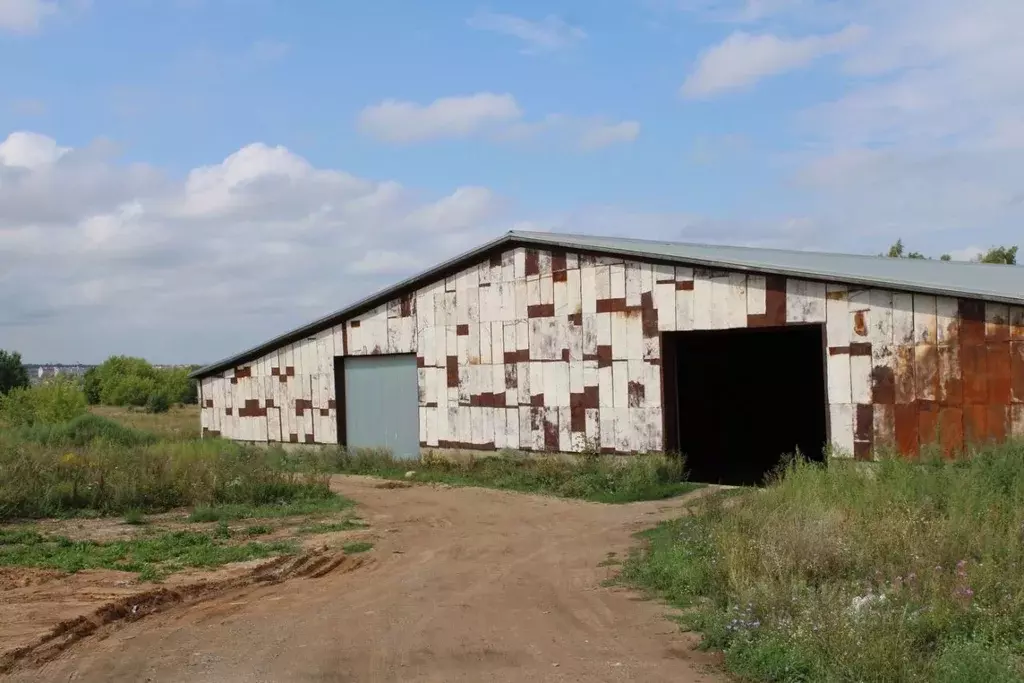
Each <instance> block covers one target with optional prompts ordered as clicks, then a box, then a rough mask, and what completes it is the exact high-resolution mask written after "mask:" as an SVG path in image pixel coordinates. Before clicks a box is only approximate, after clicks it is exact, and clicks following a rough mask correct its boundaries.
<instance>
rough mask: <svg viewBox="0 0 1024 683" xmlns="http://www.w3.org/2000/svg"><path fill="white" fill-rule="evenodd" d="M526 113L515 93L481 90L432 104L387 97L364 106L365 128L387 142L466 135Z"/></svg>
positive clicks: (361, 118) (362, 120)
mask: <svg viewBox="0 0 1024 683" xmlns="http://www.w3.org/2000/svg"><path fill="white" fill-rule="evenodd" d="M522 115H523V112H522V110H521V109H520V108H519V104H518V103H517V102H516V100H515V98H514V97H512V95H509V94H507V93H505V94H497V93H490V92H480V93H476V94H473V95H466V96H459V97H441V98H438V99H436V100H434V101H433V102H431V103H430V104H427V105H422V104H417V103H415V102H402V101H398V100H385V101H383V102H381V103H380V104H375V105H372V106H369V107H366V108H365V109H363V111H362V113H361V114H360V115H359V128H360V130H362V132H364V133H366V134H368V135H370V136H372V137H375V138H377V139H379V140H383V141H385V142H398V143H402V142H422V141H424V140H434V139H439V138H441V139H443V138H465V137H470V136H472V135H475V134H477V133H479V132H481V131H483V130H485V129H487V128H489V127H493V126H495V125H496V124H500V123H507V122H509V121H515V120H518V119H519V118H520V117H521V116H522Z"/></svg>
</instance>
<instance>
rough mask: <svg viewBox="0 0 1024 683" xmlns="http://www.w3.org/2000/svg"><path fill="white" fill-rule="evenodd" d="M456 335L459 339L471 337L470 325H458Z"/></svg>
mask: <svg viewBox="0 0 1024 683" xmlns="http://www.w3.org/2000/svg"><path fill="white" fill-rule="evenodd" d="M455 334H456V336H459V337H468V336H469V325H468V324H462V325H456V326H455Z"/></svg>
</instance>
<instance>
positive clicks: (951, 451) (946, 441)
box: [939, 408, 964, 458]
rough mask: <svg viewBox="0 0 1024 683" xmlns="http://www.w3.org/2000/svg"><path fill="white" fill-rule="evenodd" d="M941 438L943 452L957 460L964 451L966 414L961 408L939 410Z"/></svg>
mask: <svg viewBox="0 0 1024 683" xmlns="http://www.w3.org/2000/svg"><path fill="white" fill-rule="evenodd" d="M939 438H940V443H941V445H942V452H943V454H944V455H945V456H946V457H947V458H955V457H957V456H958V455H960V453H961V452H962V451H963V449H964V412H963V410H961V409H960V408H939Z"/></svg>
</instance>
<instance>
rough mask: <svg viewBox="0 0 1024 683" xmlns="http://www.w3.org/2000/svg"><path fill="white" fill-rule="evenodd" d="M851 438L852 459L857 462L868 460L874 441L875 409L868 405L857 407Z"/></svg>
mask: <svg viewBox="0 0 1024 683" xmlns="http://www.w3.org/2000/svg"><path fill="white" fill-rule="evenodd" d="M853 438H854V441H853V454H854V457H855V458H857V459H858V460H870V459H871V451H872V449H873V448H874V439H875V407H874V406H873V405H871V404H870V403H863V404H858V405H857V412H856V415H855V420H854V428H853Z"/></svg>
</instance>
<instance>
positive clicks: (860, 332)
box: [853, 311, 868, 337]
mask: <svg viewBox="0 0 1024 683" xmlns="http://www.w3.org/2000/svg"><path fill="white" fill-rule="evenodd" d="M853 333H854V334H855V335H857V336H858V337H866V336H868V323H867V320H866V316H865V315H864V311H857V312H856V313H854V314H853Z"/></svg>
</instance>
